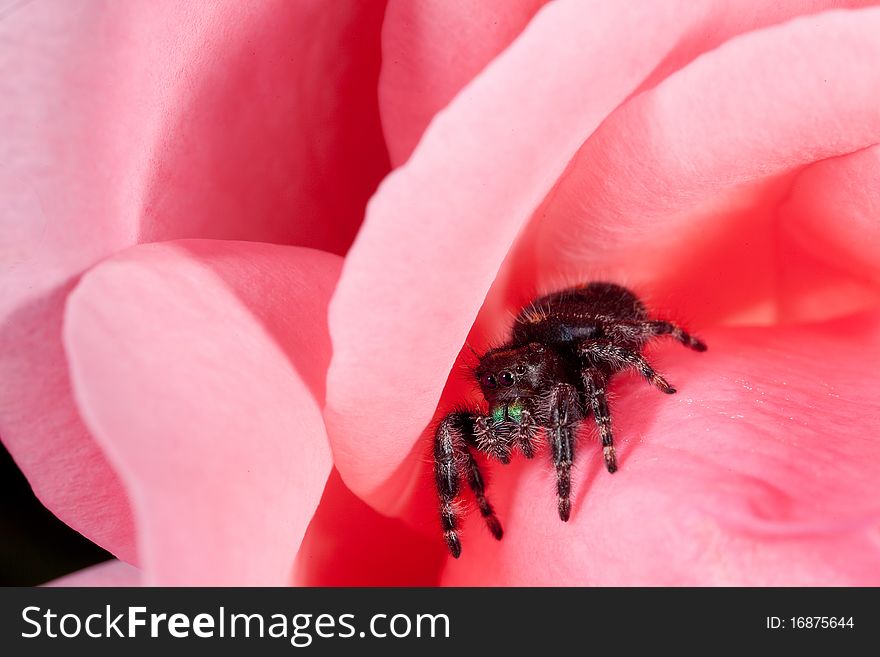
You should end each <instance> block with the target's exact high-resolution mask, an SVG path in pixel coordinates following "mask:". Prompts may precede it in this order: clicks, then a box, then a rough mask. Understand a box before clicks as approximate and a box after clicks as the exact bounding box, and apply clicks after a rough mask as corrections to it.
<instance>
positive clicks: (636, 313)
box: [434, 283, 706, 557]
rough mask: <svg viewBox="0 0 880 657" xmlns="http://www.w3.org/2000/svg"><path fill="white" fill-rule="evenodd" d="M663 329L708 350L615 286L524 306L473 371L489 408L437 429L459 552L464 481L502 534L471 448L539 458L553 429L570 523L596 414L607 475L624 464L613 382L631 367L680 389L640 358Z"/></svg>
mask: <svg viewBox="0 0 880 657" xmlns="http://www.w3.org/2000/svg"><path fill="white" fill-rule="evenodd" d="M661 335H669V336H671V337H673V338H675V339H676V340H678V341H679V342H681V343H682V344H683V345H685V346H686V347H690V348H691V349H694V350H696V351H705V350H706V345H704V344H703V343H702V342H700V341H699V340H697V339H696V338H693V337H691V336H690V335H688V334H687V333H685V332H684V331H683V330H682V329H681V328H679V327H678V326H676V325H675V324H673V323H672V322H667V321H663V320H652V319H649V318H648V313H647V311H646V310H645V307H644V305H643V304H642V302H641V301H640V300H639V299H638V297H636V295H634V294H633V293H632V292H630V291H629V290H627V289H626V288H623V287H621V286H619V285H615V284H613V283H589V284H588V285H585V286H582V287H574V288H569V289H567V290H562V291H560V292H554V293H553V294H548V295H546V296H543V297H541V298H539V299H537V300H536V301H534V302H533V303H532V304H531V305H529V306H528V307H527V308H525V309H524V310H523V311H522V312H520V314H519V316H518V317H517V318H516V321H515V323H514V327H513V330H512V332H511V337H510V340H509V341H508V342H507V343H505V344H504V345H502V346H501V347H498V348H496V349H492V350H490V351H488V352H486V353H485V354H483V356H482V357H481V358H480V362H479V365H478V366H477V367H476V369H475V370H474V372H475V375H476V377H477V381H478V383H479V385H480V390H481V391H482V393H483V397H484V398H485V400H486V404H487V405H488V408H487V412H481V411H479V410H476V409H471V410H458V411H455V412H453V413H450V414H449V415H447V416H446V417H445V418H444V419H443V420H442V421H441V422H440V425H439V426H438V427H437V432H436V434H435V438H434V473H435V476H436V481H437V491H438V493H439V496H440V521H441V524H442V526H443V532H444V536H445V538H446V545H447V546H448V547H449V551H450V552H451V553H452V556H454V557H458V556H459V555H460V554H461V541H460V540H459V537H458V529H459V514H458V512H457V509H456V504H455V502H456V499H457V498H458V496H459V494H460V492H461V480H462V479H465V480H467V482H468V485H469V486H470V488H471V489H472V490H473V492H474V495H475V496H476V499H477V506H478V507H479V509H480V513H481V514H482V516H483V517H484V518H485V520H486V523H487V524H488V526H489V529H490V531H491V532H492V535H493V536H495V538H497V539H500V538H501V535H502V529H501V523H500V522H498V518H497V517H496V516H495V512H494V510H493V509H492V505H491V504H490V503H489V501H488V500H487V499H486V495H485V484H484V482H483V477H482V475H481V474H480V468H479V465H478V464H477V461H476V459H475V458H474V455H473V452H472V451H471V450H472V449H475V450H477V451H480V452H483V453H485V454H487V455H488V456H490V457H492V458H495V459H497V460H499V461H501V462H502V463H509V462H510V456H511V454H512V452H513V451H514V450H518V451H520V452H522V454H523V456H525V457H526V458H532V457H533V456H534V455H535V448H536V444H537V440H538V437H539V436H540V434H541V433H546V435H547V439H548V442H549V443H550V447H551V450H550V451H551V454H552V457H553V463H554V465H555V467H556V494H557V498H558V510H559V517H560V518H561V519H562V520H566V521H567V520H568V518H569V516H570V515H571V464H572V460H573V457H574V441H575V435H576V432H577V427H578V425H579V424H580V422H581V421H582V420H584V419H585V418H586V417H588V416H589V415H590V414H591V413H592V415H593V418H594V419H595V421H596V426H597V427H598V430H599V438H600V439H601V441H602V454H603V457H604V459H605V466H606V467H607V468H608V472H615V471H616V470H617V459H616V457H615V454H614V441H613V439H612V434H611V416H610V415H609V412H608V401H607V397H606V387H607V384H608V381H609V379H610V378H611V377H612V376H613V375H614V374H616V373H617V372H619V371H621V370H624V369H634V370H636V371H637V372H639V373H640V374H641V375H642V376H644V377H645V378H646V379H647V380H648V381H649V382H650V383H652V384H653V385H655V386H656V387H657V388H659V389H660V390H662V391H663V392H665V393H668V394H672V393H674V392H675V389H674V388H673V387H672V386H670V385H669V384H668V383H667V382H666V380H665V379H664V378H663V377H662V376H660V375H659V374H657V372H655V371H654V369H653V368H652V367H651V365H650V364H649V363H648V361H647V360H645V358H644V357H643V356H642V354H641V352H642V348H643V347H644V346H645V344H646V343H647V342H648V341H649V340H651V339H652V338H654V337H657V336H661Z"/></svg>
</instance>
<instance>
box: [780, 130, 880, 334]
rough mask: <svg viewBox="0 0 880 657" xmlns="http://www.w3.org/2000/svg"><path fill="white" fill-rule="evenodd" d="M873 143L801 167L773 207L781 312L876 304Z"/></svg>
mask: <svg viewBox="0 0 880 657" xmlns="http://www.w3.org/2000/svg"><path fill="white" fill-rule="evenodd" d="M877 171H880V147H878V146H873V147H871V148H866V149H864V150H861V151H858V152H855V153H852V154H850V155H846V156H842V157H836V158H831V159H828V160H822V161H820V162H817V163H816V164H813V165H812V166H810V167H807V168H806V169H804V170H803V171H802V172H801V173H800V175H798V176H797V178H796V179H795V181H794V183H793V184H792V187H791V193H790V194H789V196H788V198H787V199H786V201H785V203H783V204H782V206H781V207H780V208H779V213H778V228H777V230H778V235H779V243H780V247H779V248H780V251H781V253H780V258H781V259H782V260H783V262H785V263H786V266H785V267H784V268H781V270H780V272H779V282H778V285H779V288H780V294H779V297H780V308H779V312H780V316H781V318H782V320H783V321H793V320H794V319H796V318H799V317H827V316H828V315H829V313H833V314H841V313H843V312H846V311H847V310H849V309H851V308H853V307H856V308H857V307H865V306H874V307H876V306H877V305H880V258H878V257H877V254H878V253H880V222H878V221H877V218H878V217H880V179H878V177H877Z"/></svg>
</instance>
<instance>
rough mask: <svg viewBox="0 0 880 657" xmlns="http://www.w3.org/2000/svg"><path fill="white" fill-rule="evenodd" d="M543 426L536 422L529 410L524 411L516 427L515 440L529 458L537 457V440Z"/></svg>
mask: <svg viewBox="0 0 880 657" xmlns="http://www.w3.org/2000/svg"><path fill="white" fill-rule="evenodd" d="M540 430H541V427H540V426H539V425H538V423H537V422H535V419H534V417H532V414H531V413H529V412H528V411H525V410H524V411H522V414H521V416H520V420H519V424H518V425H517V427H516V433H515V435H514V442H515V444H516V445H517V446H518V447H519V449H520V451H521V452H522V453H523V456H525V457H526V458H527V459H531V458H534V457H535V442H536V439H537V437H538V432H539V431H540Z"/></svg>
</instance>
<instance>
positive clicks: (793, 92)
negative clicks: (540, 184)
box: [511, 8, 880, 324]
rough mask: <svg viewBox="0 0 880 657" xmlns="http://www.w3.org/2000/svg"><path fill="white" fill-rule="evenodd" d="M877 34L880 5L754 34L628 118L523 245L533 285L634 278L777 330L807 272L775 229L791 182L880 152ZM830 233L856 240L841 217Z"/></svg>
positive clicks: (678, 298) (601, 137) (673, 300)
mask: <svg viewBox="0 0 880 657" xmlns="http://www.w3.org/2000/svg"><path fill="white" fill-rule="evenodd" d="M878 30H880V9H877V8H872V9H863V10H858V11H839V12H828V13H824V14H820V15H818V16H813V17H809V18H802V19H797V20H794V21H791V22H789V23H786V24H783V25H780V26H776V27H771V28H767V29H764V30H758V31H755V32H752V33H749V34H746V35H743V36H740V37H737V38H735V39H732V40H731V41H729V42H727V43H725V44H724V45H722V46H720V47H719V48H717V49H716V50H714V51H712V52H709V53H706V54H705V55H703V56H702V57H700V58H698V59H697V60H695V61H694V62H693V63H692V64H690V65H689V66H687V67H685V68H683V69H681V70H680V71H678V72H677V73H674V74H673V75H671V76H670V77H668V78H667V79H665V80H664V81H663V82H662V83H661V84H660V85H658V86H657V87H656V88H655V89H653V90H651V91H648V92H646V93H644V94H642V95H640V96H638V97H636V98H634V99H633V100H632V101H631V102H629V103H627V104H626V105H624V106H623V107H621V108H620V109H619V110H618V111H616V112H615V113H613V114H612V115H611V116H610V117H609V119H608V120H607V121H605V123H604V124H603V125H602V127H601V128H600V129H599V130H598V131H597V132H596V134H595V135H593V136H592V137H591V138H590V139H589V140H588V141H587V143H586V144H585V145H584V147H583V148H582V149H581V150H580V152H579V153H578V155H577V156H576V157H575V159H574V161H573V162H572V164H571V166H570V167H569V169H568V171H567V172H566V175H565V177H564V178H563V180H562V182H561V183H560V185H559V186H558V187H557V188H556V190H554V194H553V195H552V197H549V198H548V200H547V202H546V203H545V205H544V206H543V207H542V208H541V209H540V210H539V213H538V214H539V216H540V217H541V221H540V222H536V223H535V224H534V225H533V226H532V230H531V232H530V233H529V234H528V235H527V236H526V238H525V239H523V240H522V243H521V248H522V251H523V254H524V255H523V256H522V257H530V256H532V254H533V252H534V251H535V249H536V248H537V255H536V256H532V257H536V258H537V262H536V264H535V265H534V271H535V273H534V274H533V275H534V276H537V277H538V278H539V279H541V278H543V283H544V284H547V283H548V281H549V279H551V278H553V277H559V276H560V274H562V275H563V276H565V275H566V274H567V275H569V276H573V275H574V274H576V273H578V272H582V273H586V272H588V273H589V274H590V275H591V276H592V277H597V276H604V277H613V278H616V279H618V280H620V279H621V277H625V280H626V282H628V283H630V284H632V285H634V286H636V287H639V286H645V287H649V288H650V289H652V290H653V293H654V294H655V295H656V296H657V298H658V300H659V301H660V303H659V305H661V306H665V307H676V308H679V309H680V312H681V313H682V314H683V315H685V316H686V317H690V318H692V319H693V320H696V321H698V322H700V323H704V324H705V323H708V322H752V323H753V322H763V323H769V322H772V321H774V320H775V319H776V318H777V317H778V314H779V309H778V306H777V300H776V297H777V295H778V290H777V288H776V286H775V283H774V281H775V280H776V279H777V276H778V275H779V272H780V271H784V270H785V269H786V267H788V266H792V265H794V266H797V264H798V263H797V260H793V261H790V259H789V258H788V257H787V254H786V253H785V246H784V241H785V240H786V239H787V234H782V235H780V234H779V233H778V231H777V224H778V215H777V209H778V208H779V206H780V204H781V203H782V201H783V200H784V199H785V198H786V196H787V195H788V193H789V192H790V191H791V185H792V180H793V175H794V174H795V173H796V172H797V171H798V170H799V169H800V168H801V167H803V166H805V165H808V164H810V163H812V162H815V161H817V160H822V159H824V158H829V157H834V156H837V155H841V154H845V153H848V152H851V151H855V150H858V149H861V148H864V147H866V146H870V145H872V144H874V143H876V142H878V141H880V114H878V113H877V112H875V111H874V108H875V107H876V106H877V103H878V102H880V69H878V67H877V66H875V63H876V61H878V60H880V41H878V40H877V39H876V34H877V33H878ZM745 99H747V101H746V100H745ZM829 166H833V164H829ZM814 189H815V190H816V191H814V194H816V195H821V194H822V193H823V192H822V191H821V187H815V188H814ZM823 217H824V218H825V219H827V218H828V215H827V214H825V215H823ZM834 223H838V224H840V225H843V226H845V227H844V228H842V229H841V230H843V231H847V232H850V234H852V235H855V231H853V230H852V229H853V228H855V226H854V225H853V224H851V223H850V222H849V221H846V220H845V217H844V216H843V214H841V215H839V216H838V217H837V218H836V219H835V220H834V221H828V222H826V223H824V224H822V225H823V226H825V227H830V226H832V225H833V224H834ZM789 225H792V226H793V225H794V224H793V223H792V220H789ZM828 229H829V230H837V229H832V228H828ZM812 232H813V234H814V235H816V233H817V232H818V230H817V229H816V228H814V229H813V231H812ZM788 234H790V232H789V233H788ZM819 243H820V242H816V244H819ZM822 244H823V245H824V242H822ZM744 261H746V262H748V266H746V267H744V266H743V262H744ZM518 262H519V260H518V259H517V258H511V263H518ZM521 269H522V268H521V267H520V268H519V269H518V270H517V275H518V276H528V275H529V274H523V273H522V271H521ZM863 297H864V295H863V294H862V295H859V296H858V297H857V302H856V303H852V304H848V305H846V306H845V307H840V308H839V310H841V311H847V312H849V311H852V310H854V309H858V308H863V307H865V305H866V304H865V303H863V302H862V301H861V299H862V298H863ZM874 298H876V297H874ZM826 316H827V315H826ZM812 317H815V315H813V316H812ZM801 318H803V317H801ZM789 319H790V320H797V319H799V317H796V316H790V317H789Z"/></svg>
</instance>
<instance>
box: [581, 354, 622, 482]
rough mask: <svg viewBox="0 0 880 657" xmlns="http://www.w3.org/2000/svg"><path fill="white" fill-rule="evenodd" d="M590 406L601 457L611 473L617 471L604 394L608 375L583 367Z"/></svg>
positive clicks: (609, 416)
mask: <svg viewBox="0 0 880 657" xmlns="http://www.w3.org/2000/svg"><path fill="white" fill-rule="evenodd" d="M581 376H582V377H583V380H584V387H585V388H586V390H587V397H588V399H589V402H590V408H591V409H592V410H593V417H594V418H595V420H596V427H597V428H598V429H599V438H600V439H601V440H602V457H603V458H604V459H605V467H606V468H608V472H611V473H612V474H613V473H615V472H617V455H616V454H615V452H614V435H613V434H612V432H611V414H610V413H609V412H608V398H607V397H606V395H605V385H606V384H607V383H608V377H607V376H605V375H604V374H602V373H601V372H599V371H597V370H594V369H589V368H588V369H585V370H583V372H582V373H581Z"/></svg>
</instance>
